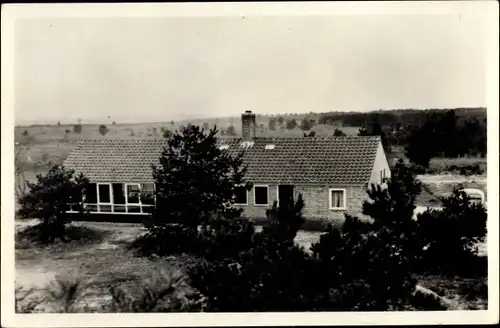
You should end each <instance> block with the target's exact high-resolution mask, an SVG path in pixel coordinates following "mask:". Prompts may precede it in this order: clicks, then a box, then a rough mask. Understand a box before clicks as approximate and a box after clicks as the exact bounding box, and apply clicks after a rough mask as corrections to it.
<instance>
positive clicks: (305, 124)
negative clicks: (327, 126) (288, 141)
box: [300, 118, 314, 131]
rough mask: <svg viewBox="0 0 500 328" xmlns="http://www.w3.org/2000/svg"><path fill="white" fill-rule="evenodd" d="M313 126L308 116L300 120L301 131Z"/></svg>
mask: <svg viewBox="0 0 500 328" xmlns="http://www.w3.org/2000/svg"><path fill="white" fill-rule="evenodd" d="M313 126H314V124H313V122H312V121H311V120H310V119H308V118H304V119H303V120H302V122H300V129H301V130H302V131H309V130H311V129H312V127H313Z"/></svg>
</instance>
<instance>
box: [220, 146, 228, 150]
mask: <svg viewBox="0 0 500 328" xmlns="http://www.w3.org/2000/svg"><path fill="white" fill-rule="evenodd" d="M219 149H220V150H224V149H229V145H220V147H219Z"/></svg>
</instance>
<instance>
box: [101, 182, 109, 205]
mask: <svg viewBox="0 0 500 328" xmlns="http://www.w3.org/2000/svg"><path fill="white" fill-rule="evenodd" d="M99 203H111V188H109V185H99Z"/></svg>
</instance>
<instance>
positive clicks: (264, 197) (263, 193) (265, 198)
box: [254, 186, 269, 205]
mask: <svg viewBox="0 0 500 328" xmlns="http://www.w3.org/2000/svg"><path fill="white" fill-rule="evenodd" d="M254 196H255V205H269V188H268V186H255V187H254Z"/></svg>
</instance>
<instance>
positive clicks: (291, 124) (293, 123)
mask: <svg viewBox="0 0 500 328" xmlns="http://www.w3.org/2000/svg"><path fill="white" fill-rule="evenodd" d="M296 127H297V121H295V120H294V119H292V120H290V121H288V122H286V128H287V129H288V130H293V129H295V128H296Z"/></svg>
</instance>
